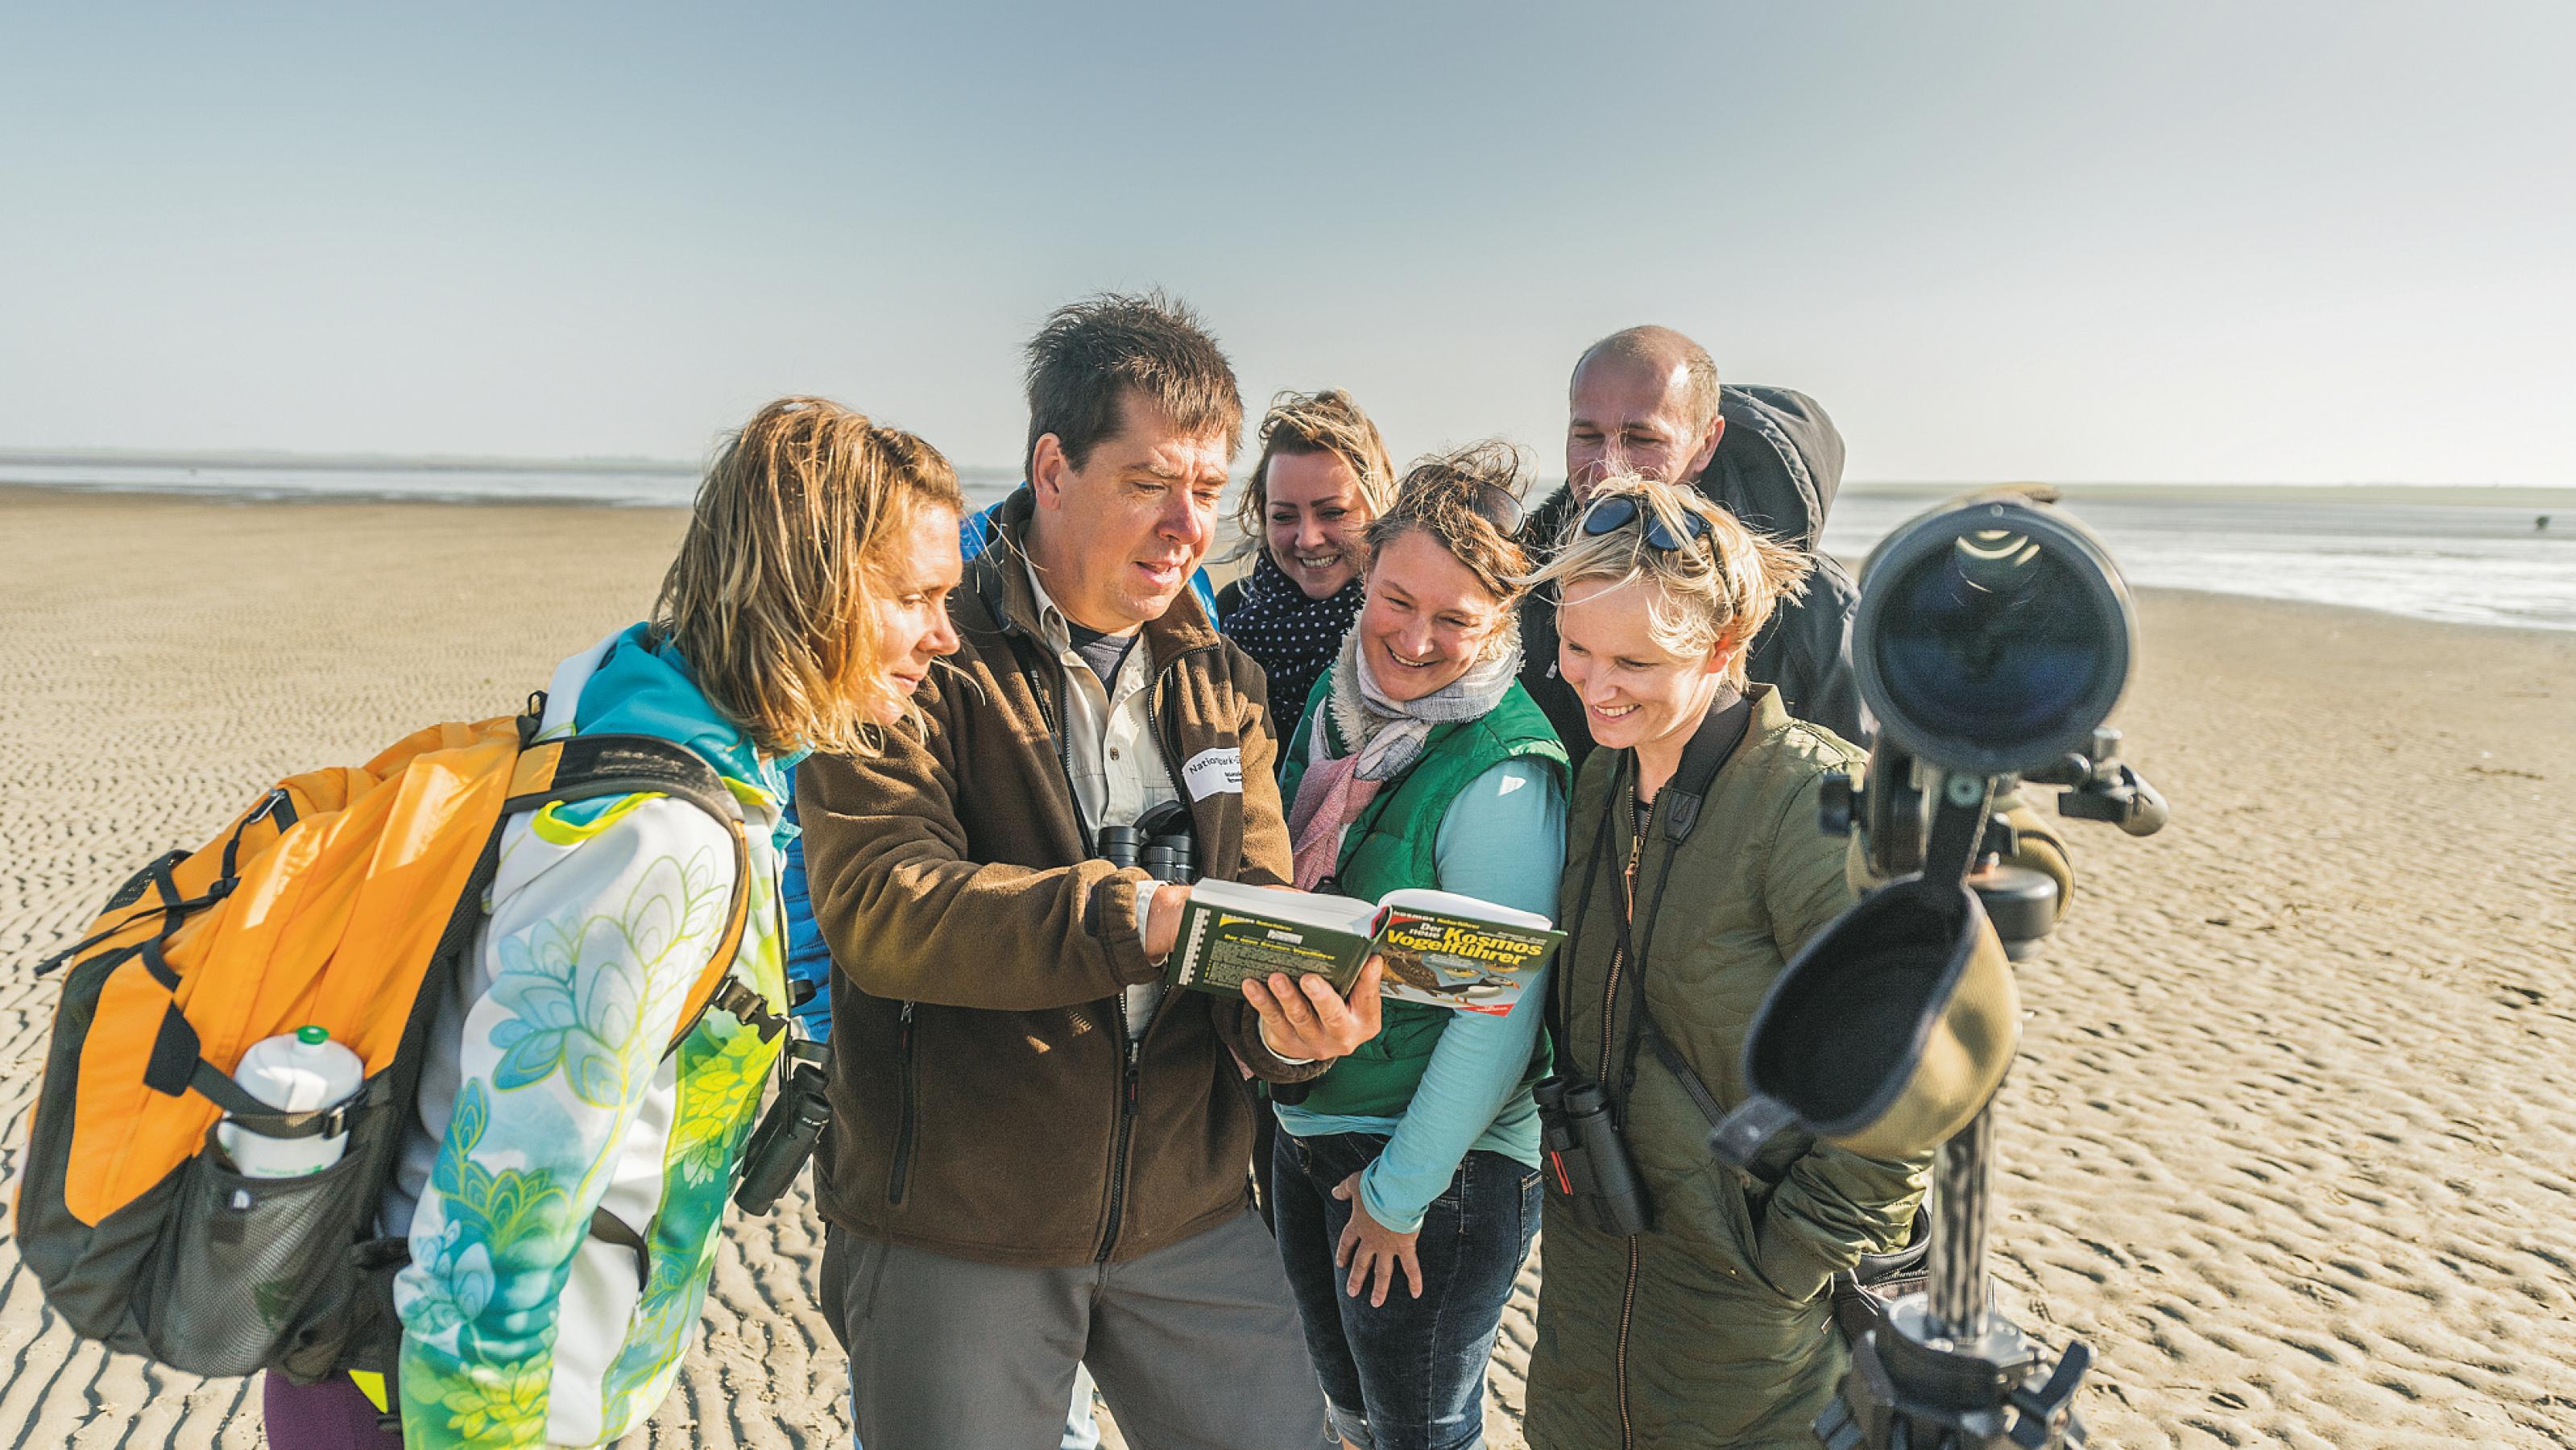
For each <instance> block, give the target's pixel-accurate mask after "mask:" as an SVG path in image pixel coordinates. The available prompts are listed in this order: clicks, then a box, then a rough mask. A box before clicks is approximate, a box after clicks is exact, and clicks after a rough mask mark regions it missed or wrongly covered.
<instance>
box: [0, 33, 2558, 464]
mask: <svg viewBox="0 0 2576 1450" xmlns="http://www.w3.org/2000/svg"><path fill="white" fill-rule="evenodd" d="M753 10H754V7H748V6H743V7H721V8H719V7H714V6H704V7H677V6H655V5H642V4H623V5H615V6H611V5H605V4H601V5H590V6H581V5H570V4H542V3H540V4H527V3H524V0H523V3H517V4H512V5H508V6H496V7H489V8H483V7H474V6H467V5H459V4H442V5H439V6H437V7H435V8H434V9H433V8H430V7H422V8H421V10H420V13H419V14H418V16H417V17H416V18H414V19H411V20H404V19H400V18H397V17H394V16H392V15H391V14H390V7H376V6H349V5H340V4H334V5H327V6H322V5H317V6H314V7H311V8H309V9H293V8H288V7H268V6H257V7H254V6H249V5H223V6H200V5H184V6H183V5H170V6H165V7H135V6H116V5H96V6H88V5H83V6H49V7H37V6H34V5H19V6H13V7H12V11H11V15H10V17H9V18H8V20H7V21H6V23H5V25H0V446H13V447H29V446H58V445H69V446H87V447H138V448H286V449H294V450H299V451H317V452H325V451H376V452H443V453H494V454H515V455H593V454H629V455H633V454H641V455H649V456H656V457H670V458H695V457H698V456H700V455H702V454H703V453H704V451H705V450H706V448H707V447H708V444H709V442H710V440H711V439H712V438H713V436H714V435H715V434H716V433H717V432H718V431H719V430H721V429H723V428H725V427H727V426H730V425H732V424H735V423H738V422H739V421H740V420H741V419H742V418H743V417H745V416H747V415H748V414H749V412H750V411H751V410H752V408H753V407H755V406H756V405H757V404H758V403H759V402H760V401H762V400H763V399H765V398H767V397H769V396H771V395H774V394H777V393H781V392H819V393H823V394H826V395H829V396H832V397H835V398H838V399H840V400H842V401H844V402H847V403H850V404H853V405H855V406H858V407H861V408H863V409H865V410H867V411H869V412H871V413H873V414H876V415H878V416H880V417H882V418H884V419H886V420H888V421H892V422H895V423H899V424H901V425H903V426H906V427H910V428H913V429H915V430H917V431H919V432H921V433H923V434H925V435H926V436H928V437H929V438H930V439H931V440H932V441H933V442H935V443H937V444H939V445H940V446H941V447H942V448H943V449H945V450H946V451H947V452H948V453H949V454H950V456H951V457H953V458H955V459H956V460H958V461H959V462H961V463H967V464H1011V463H1015V462H1016V461H1017V458H1018V456H1019V448H1020V442H1021V435H1022V429H1023V427H1024V424H1025V415H1024V413H1023V410H1022V405H1021V401H1020V395H1019V376H1018V367H1019V351H1018V350H1019V346H1020V344H1021V342H1022V341H1023V340H1024V339H1025V338H1026V336H1027V334H1028V332H1029V331H1030V329H1031V328H1032V326H1033V325H1034V324H1035V323H1036V321H1037V320H1038V319H1039V318H1040V317H1041V316H1042V315H1043V314H1044V313H1045V312H1046V310H1047V309H1048V308H1049V307H1051V306H1053V305H1055V304H1057V303H1060V302H1062V301H1065V300H1067V299H1069V298H1071V297H1074V296H1076V295H1079V294H1081V293H1084V292H1088V291H1093V290H1097V289H1102V288H1132V287H1140V286H1144V285H1149V284H1160V285H1163V286H1165V287H1168V288H1170V289H1172V290H1173V291H1175V292H1177V293H1179V294H1180V295H1182V296H1183V297H1185V298H1187V299H1188V300H1189V301H1190V302H1192V303H1193V304H1195V305H1196V306H1197V307H1198V308H1199V309H1200V310H1201V312H1202V313H1203V314H1204V315H1205V316H1206V318H1207V319H1208V321H1209V323H1210V324H1211V326H1212V327H1213V329H1214V330H1215V331H1216V333H1217V334H1218V336H1219V337H1220V338H1221V339H1222V340H1223V341H1224V342H1225V344H1226V346H1227V348H1228V350H1229V351H1230V352H1231V354H1232V356H1233V358H1234V360H1235V364H1236V367H1237V369H1238V371H1239V372H1240V374H1241V376H1242V380H1243V385H1244V391H1245V394H1246V396H1247V398H1248V399H1250V400H1251V401H1252V403H1253V405H1254V407H1255V408H1256V409H1257V408H1258V406H1259V403H1260V400H1261V399H1263V398H1266V397H1267V396H1268V395H1269V394H1270V393H1271V392H1272V391H1274V390H1276V389H1279V388H1285V387H1299V388H1311V387H1317V386H1322V385H1326V384H1339V385H1342V386H1345V387H1348V388H1350V389H1351V390H1352V391H1353V392H1354V393H1356V394H1357V395H1358V397H1359V398H1360V400H1361V402H1362V403H1363V405H1365V406H1367V407H1368V408H1369V409H1371V410H1372V411H1373V412H1374V413H1375V414H1376V415H1377V417H1378V418H1379V420H1380V422H1381V423H1382V424H1383V425H1384V427H1385V429H1386V432H1387V434H1388V440H1389V442H1390V444H1391V445H1392V447H1393V448H1394V449H1395V451H1396V452H1397V453H1398V454H1399V455H1409V454H1413V453H1417V452H1421V451H1424V450H1427V449H1430V448H1432V447H1435V446H1439V445H1442V444H1445V443H1450V442H1456V441H1462V440H1465V439H1468V438H1472V437H1476V436H1480V435H1484V434H1489V433H1501V434H1505V435H1508V436H1512V437H1515V438H1517V439H1519V440H1521V441H1523V442H1526V443H1530V444H1533V445H1535V446H1536V447H1537V449H1538V453H1539V456H1540V458H1541V459H1542V460H1543V461H1545V462H1547V464H1548V466H1549V468H1550V469H1551V470H1553V469H1554V467H1555V466H1556V462H1557V461H1558V460H1559V459H1561V454H1560V452H1559V451H1558V450H1559V444H1558V439H1559V437H1560V434H1561V430H1562V427H1563V421H1564V414H1563V408H1564V403H1563V397H1564V380H1565V373H1566V369H1567V365H1568V364H1569V363H1570V362H1571V360H1572V358H1573V356H1574V354H1575V353H1576V351H1578V350H1579V349H1580V347H1581V346H1582V345H1583V344H1584V343H1585V342H1586V341H1588V340H1590V339H1591V338H1592V337H1594V336H1597V335H1598V334H1600V333H1602V332H1605V331H1608V330H1610V329H1612V328H1616V327H1619V326H1623V325H1626V324H1628V323H1632V322H1639V321H1658V322H1664V323H1669V324H1672V325H1674V326H1678V327H1680V328H1682V329H1683V330H1685V331H1687V332H1689V333H1691V334H1693V335H1694V336H1696V337H1698V338H1699V339H1700V340H1701V341H1702V342H1704V343H1706V344H1707V345H1708V347H1709V349H1710V350H1711V351H1712V352H1713V353H1714V354H1715V355H1716V357H1717V359H1718V362H1719V365H1720V367H1721V369H1722V370H1723V371H1724V372H1725V373H1726V374H1727V376H1728V377H1730V378H1735V379H1741V380H1745V381H1755V382H1775V383H1782V384H1787V385H1791V386H1796V387H1800V388H1804V389H1806V390H1807V391H1809V392H1812V393H1814V394H1815V395H1817V397H1819V398H1820V399H1821V400H1822V401H1823V402H1824V403H1825V405H1826V406H1827V407H1828V408H1829V409H1830V410H1832V412H1833V413H1834V414H1835V416H1836V418H1837V420H1838V421H1839V422H1840V423H1841V424H1842V426H1843V429H1844V432H1845V433H1846V435H1847V436H1848V437H1849V440H1850V443H1851V459H1852V474H1853V476H1854V477H1856V478H1865V479H1961V480H1968V479H1989V478H2059V479H2176V480H2202V479H2256V480H2276V479H2277V480H2298V481H2309V480H2347V479H2369V480H2411V481H2421V482H2449V481H2464V482H2509V483H2533V484H2567V483H2576V426H2571V422H2570V412H2571V409H2570V406H2569V400H2570V398H2571V397H2576V87H2571V85H2570V84H2569V82H2568V80H2567V77H2566V72H2567V68H2568V66H2569V64H2570V62H2571V61H2576V6H2570V5H2567V4H2563V3H2535V4H2502V3H2484V0H2480V3H2472V4H2441V5H2435V4H2421V5H2417V4H2406V5H2387V4H2361V3H2352V0H2331V3H2312V4H2292V3H2272V0H2264V3H2227V4H2212V5H2184V4H2174V3H2161V0H2160V3H2157V4H2154V5H2144V6H2138V5H2130V6H2115V5H2109V4H2070V3H2065V0H2046V3H2022V4H2013V3H1956V4H1938V5H1931V4H1920V3H1911V0H1903V3H1884V4H1868V5H1863V4H1848V5H1844V4H1813V5H1809V4H1800V5H1794V6H1791V5H1761V6H1754V5H1733V4H1677V5H1671V6H1618V5H1609V4H1599V5H1586V6H1570V5H1560V4H1547V5H1530V6H1516V5H1506V4H1497V3H1492V0H1482V3H1474V4H1454V5H1430V4H1401V3H1398V4H1385V3H1377V4H1355V5H1347V6H1345V5H1337V4H1315V3H1308V4H1300V5H1297V6H1294V7H1276V8H1272V7H1260V8H1256V7H1253V6H1248V5H1246V6H1236V5H1230V4H1208V3H1205V0H1199V3H1189V4H1171V5H1160V6H1157V5H1115V4H1090V5H1081V6H1072V5H1061V4H1046V5H1039V4H1025V5H1012V6H976V5H970V4H942V5H937V6H932V5H906V6H902V7H886V8H884V9H877V8H874V7H866V6H855V5H843V6H829V7H825V6H815V7H811V8H805V9H795V8H790V7H785V6H778V7H769V8H768V12H767V18H762V19H754V18H748V17H749V16H750V15H751V14H752V12H753Z"/></svg>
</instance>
